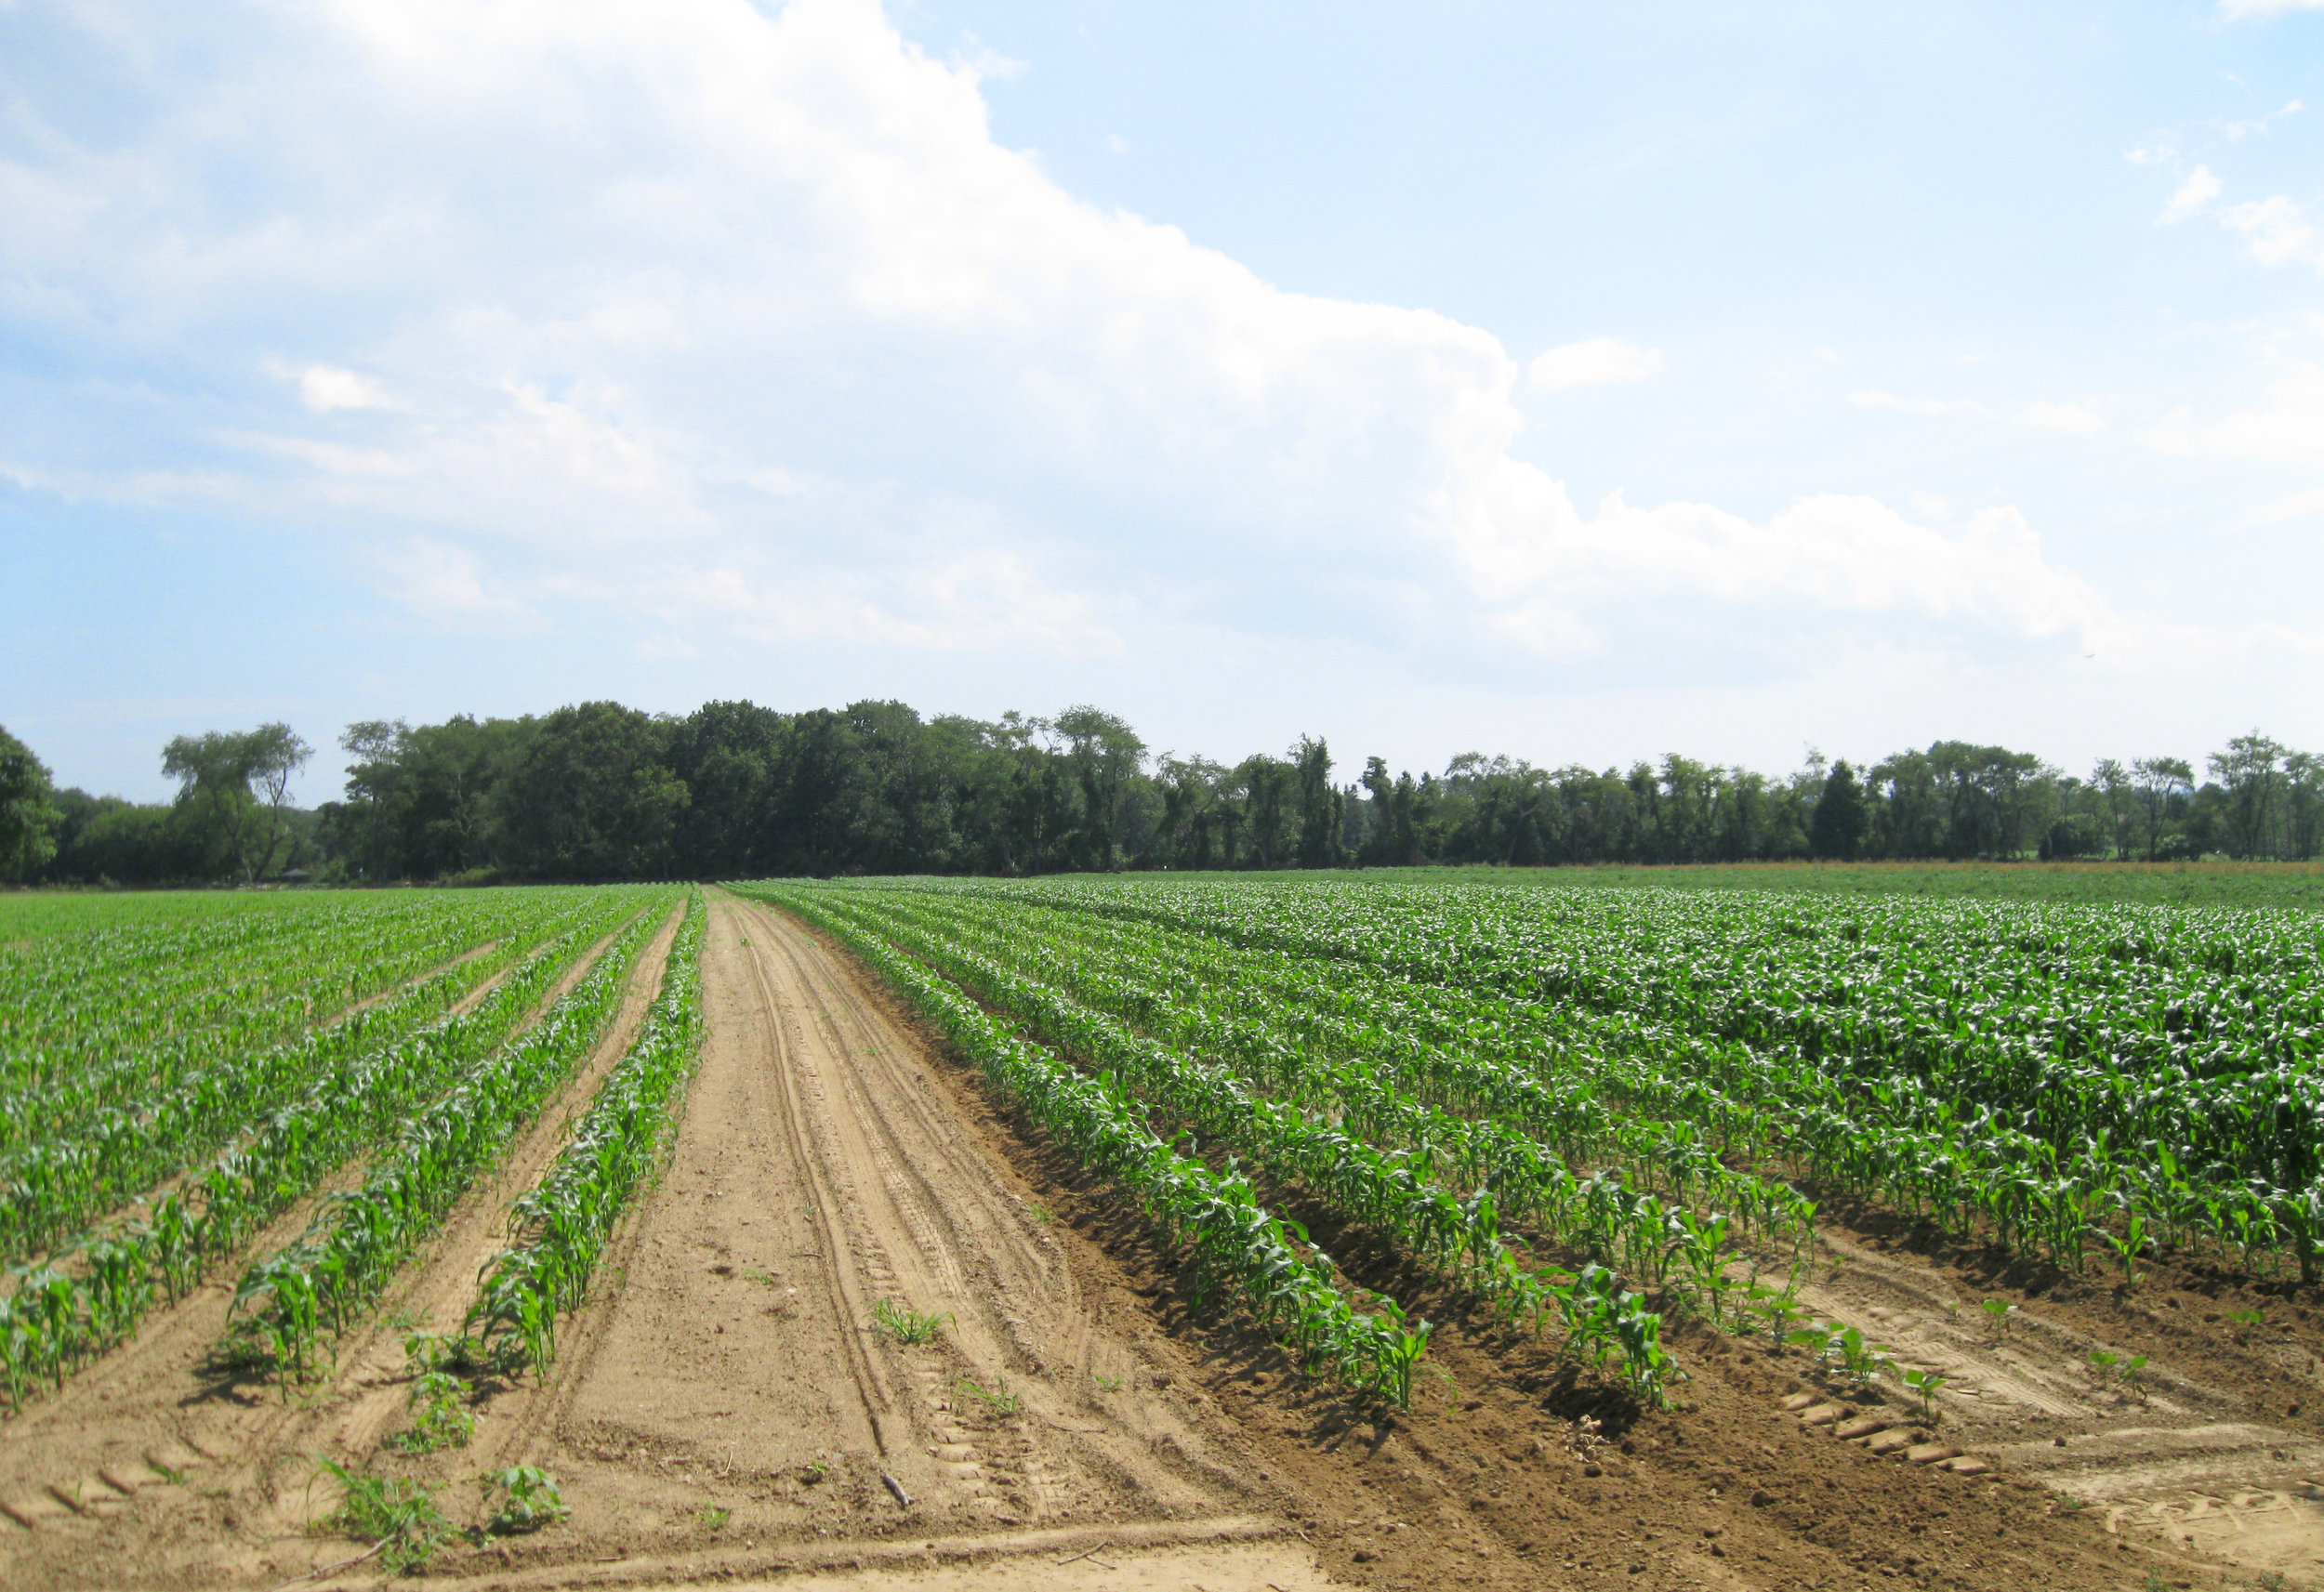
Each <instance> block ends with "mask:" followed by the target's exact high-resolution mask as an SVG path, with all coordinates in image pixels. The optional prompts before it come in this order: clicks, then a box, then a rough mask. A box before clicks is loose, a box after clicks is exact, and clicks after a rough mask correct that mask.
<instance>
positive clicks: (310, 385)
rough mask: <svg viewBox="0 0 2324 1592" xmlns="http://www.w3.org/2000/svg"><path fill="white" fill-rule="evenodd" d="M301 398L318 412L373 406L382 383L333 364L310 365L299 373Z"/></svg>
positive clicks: (325, 412)
mask: <svg viewBox="0 0 2324 1592" xmlns="http://www.w3.org/2000/svg"><path fill="white" fill-rule="evenodd" d="M298 398H299V401H300V402H302V403H304V404H306V406H307V407H308V408H310V409H311V410H313V411H314V412H315V413H316V414H329V413H330V412H331V411H332V410H334V409H369V408H370V407H371V406H372V405H374V404H376V403H377V402H378V401H379V384H378V383H377V382H376V381H373V380H372V379H371V378H370V377H369V376H364V375H356V374H355V373H354V372H353V371H344V370H338V369H336V368H334V367H333V366H330V365H309V366H308V367H307V368H306V369H305V370H303V371H300V372H299V373H298Z"/></svg>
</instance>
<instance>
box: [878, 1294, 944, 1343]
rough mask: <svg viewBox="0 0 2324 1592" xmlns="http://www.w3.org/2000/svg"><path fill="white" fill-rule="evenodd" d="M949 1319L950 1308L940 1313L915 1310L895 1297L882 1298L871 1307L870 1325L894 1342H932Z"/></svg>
mask: <svg viewBox="0 0 2324 1592" xmlns="http://www.w3.org/2000/svg"><path fill="white" fill-rule="evenodd" d="M951 1320H952V1312H951V1311H950V1310H945V1311H944V1312H943V1313H942V1314H939V1313H937V1312H935V1311H932V1310H916V1309H912V1307H911V1306H909V1305H906V1304H904V1303H902V1302H900V1301H898V1300H895V1299H882V1300H880V1301H879V1303H878V1304H876V1305H874V1306H873V1307H872V1325H873V1326H874V1327H876V1328H877V1329H878V1330H879V1331H880V1332H882V1333H884V1334H886V1335H887V1336H888V1338H889V1340H890V1341H891V1342H894V1343H932V1342H934V1341H935V1338H936V1335H937V1334H938V1333H939V1332H941V1331H943V1330H944V1325H945V1323H946V1322H950V1321H951Z"/></svg>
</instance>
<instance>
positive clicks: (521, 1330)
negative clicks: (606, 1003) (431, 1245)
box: [463, 892, 706, 1372]
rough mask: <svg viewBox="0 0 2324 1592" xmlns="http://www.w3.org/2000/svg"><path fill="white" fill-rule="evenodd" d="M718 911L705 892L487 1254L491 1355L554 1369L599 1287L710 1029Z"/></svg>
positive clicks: (485, 1341) (481, 1295)
mask: <svg viewBox="0 0 2324 1592" xmlns="http://www.w3.org/2000/svg"><path fill="white" fill-rule="evenodd" d="M705 922H706V911H705V908H704V905H703V901H702V897H701V895H700V894H699V893H698V892H697V893H696V894H695V895H694V896H693V898H692V899H691V900H690V901H689V902H688V903H687V908H686V919H685V922H684V923H683V924H682V925H680V928H679V930H678V936H677V939H676V940H675V941H673V942H672V944H671V946H670V954H669V960H668V962H667V964H666V965H665V967H664V968H663V971H662V987H661V989H660V991H659V992H658V993H656V994H655V995H654V1004H653V1006H652V1007H649V1008H648V1009H647V1012H646V1017H645V1023H644V1026H643V1027H642V1028H641V1029H640V1032H639V1034H638V1038H637V1042H636V1043H635V1044H634V1045H632V1046H630V1047H629V1052H628V1054H627V1055H626V1056H624V1057H623V1058H622V1059H621V1061H620V1063H619V1064H618V1065H617V1066H615V1068H614V1071H613V1072H611V1073H610V1074H608V1075H607V1077H606V1079H605V1082H604V1084H603V1085H601V1086H600V1088H599V1089H598V1091H597V1097H596V1099H593V1100H591V1101H590V1103H589V1109H588V1112H586V1113H585V1114H584V1115H583V1116H582V1118H581V1120H580V1122H579V1123H578V1124H577V1125H575V1126H574V1131H573V1137H572V1138H571V1140H570V1141H569V1142H568V1143H567V1144H566V1146H565V1149H564V1151H563V1153H562V1154H561V1155H559V1156H558V1158H557V1161H556V1163H555V1164H553V1165H551V1166H550V1167H549V1169H548V1173H547V1174H546V1175H545V1176H543V1178H541V1180H540V1181H539V1182H538V1183H536V1184H535V1185H534V1187H533V1188H531V1189H529V1190H527V1191H525V1192H524V1193H522V1194H521V1195H519V1196H518V1197H517V1199H516V1200H515V1202H514V1203H513V1204H511V1205H510V1206H509V1208H508V1228H509V1235H510V1238H511V1240H512V1241H513V1242H512V1243H510V1245H509V1247H508V1248H507V1249H504V1250H502V1251H501V1252H500V1253H499V1254H498V1255H495V1256H493V1258H492V1259H491V1260H490V1261H489V1262H487V1263H486V1265H485V1268H484V1270H483V1273H482V1278H481V1279H480V1281H479V1284H478V1289H477V1297H476V1302H475V1304H474V1305H473V1306H472V1307H471V1308H470V1309H469V1313H468V1319H467V1322H465V1323H464V1327H463V1330H464V1331H465V1332H468V1333H469V1334H472V1335H475V1337H476V1338H477V1340H478V1341H479V1342H480V1344H481V1345H482V1350H483V1355H484V1357H485V1358H486V1359H488V1360H489V1361H490V1362H491V1363H494V1364H496V1365H505V1366H510V1367H514V1366H518V1365H529V1366H531V1367H533V1369H534V1370H535V1371H536V1372H545V1371H546V1370H547V1369H548V1366H549V1364H550V1362H552V1361H553V1360H554V1359H555V1358H556V1354H557V1318H558V1317H559V1316H560V1315H564V1314H569V1313H570V1312H572V1311H573V1310H575V1309H579V1308H580V1306H581V1302H582V1300H584V1299H585V1298H587V1297H588V1291H589V1280H590V1279H591V1278H592V1277H593V1276H594V1275H595V1274H596V1271H597V1263H598V1259H599V1257H600V1256H601V1255H602V1254H603V1253H604V1249H605V1243H606V1241H607V1240H608V1239H610V1238H611V1237H612V1236H613V1232H614V1224H615V1223H616V1222H618V1221H619V1220H620V1219H621V1215H622V1212H623V1211H624V1210H625V1209H626V1208H627V1206H628V1204H629V1202H630V1200H631V1198H632V1197H633V1196H634V1195H635V1194H636V1192H637V1191H638V1188H639V1186H640V1184H641V1183H643V1182H644V1181H645V1180H646V1179H647V1178H648V1177H649V1176H650V1175H651V1174H652V1173H653V1172H654V1169H655V1168H656V1167H657V1166H659V1165H660V1164H661V1157H662V1154H663V1152H664V1151H665V1150H666V1149H667V1145H668V1143H669V1140H670V1138H671V1137H672V1135H673V1134H674V1132H675V1130H676V1127H677V1123H678V1114H679V1111H680V1105H681V1103H682V1100H683V1097H684V1085H685V1083H686V1081H687V1079H688V1078H689V1077H691V1076H692V1075H693V1064H694V1059H695V1055H696V1052H697V1049H698V1047H699V1045H700V1043H701V1038H702V966H701V964H702V934H703V928H704V925H705Z"/></svg>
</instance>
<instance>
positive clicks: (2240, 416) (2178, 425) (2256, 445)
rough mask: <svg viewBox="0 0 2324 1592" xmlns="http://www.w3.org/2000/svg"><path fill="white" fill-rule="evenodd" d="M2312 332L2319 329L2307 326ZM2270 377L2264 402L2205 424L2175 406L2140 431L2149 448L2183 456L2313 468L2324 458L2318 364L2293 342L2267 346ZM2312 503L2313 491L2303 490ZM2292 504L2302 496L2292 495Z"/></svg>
mask: <svg viewBox="0 0 2324 1592" xmlns="http://www.w3.org/2000/svg"><path fill="white" fill-rule="evenodd" d="M2309 330H2310V332H2311V333H2312V334H2317V335H2324V327H2319V326H2314V325H2312V326H2311V327H2310V328H2309ZM2265 358H2266V361H2267V362H2268V364H2269V365H2271V366H2273V368H2274V373H2275V374H2274V375H2273V376H2272V378H2271V379H2269V380H2268V381H2267V382H2266V384H2265V391H2266V400H2265V402H2264V403H2260V404H2254V405H2251V406H2247V407H2245V408H2242V409H2238V410H2236V411H2233V412H2232V413H2230V414H2225V415H2222V416H2221V417H2220V418H2218V419H2216V420H2213V421H2211V422H2209V423H2208V424H2205V423H2202V422H2199V421H2198V420H2197V418H2196V416H2195V414H2194V413H2193V411H2191V410H2187V409H2178V410H2174V411H2172V413H2171V414H2167V415H2165V416H2164V417H2163V419H2162V422H2161V423H2160V424H2159V425H2158V426H2156V427H2154V428H2152V429H2150V430H2149V431H2147V433H2146V441H2147V443H2148V445H2149V446H2151V447H2154V448H2156V449H2158V450H2159V451H2160V452H2162V453H2166V454H2176V455H2178V456H2181V457H2185V458H2214V459H2229V460H2238V461H2251V462H2257V463H2261V464H2272V465H2284V466H2290V467H2295V468H2305V469H2309V470H2313V469H2314V468H2315V467H2316V466H2317V462H2318V461H2319V460H2324V362H2318V360H2317V359H2316V358H2315V357H2313V355H2312V354H2311V353H2310V352H2309V351H2307V350H2306V349H2304V347H2302V346H2301V345H2300V344H2299V343H2297V342H2293V341H2287V342H2286V343H2284V344H2282V345H2279V346H2278V347H2276V348H2273V349H2269V350H2268V352H2267V354H2266V356H2265ZM2303 495H2304V498H2305V499H2306V500H2309V501H2313V499H2314V497H2315V494H2314V493H2306V494H2303ZM2291 501H2294V502H2298V501H2302V499H2293V500H2291Z"/></svg>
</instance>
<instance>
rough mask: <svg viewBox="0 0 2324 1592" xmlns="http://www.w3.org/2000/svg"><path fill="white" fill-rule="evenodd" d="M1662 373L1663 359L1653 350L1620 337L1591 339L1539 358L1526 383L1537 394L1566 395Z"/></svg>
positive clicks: (1526, 377) (1526, 378) (1549, 351)
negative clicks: (1579, 388)
mask: <svg viewBox="0 0 2324 1592" xmlns="http://www.w3.org/2000/svg"><path fill="white" fill-rule="evenodd" d="M1661 369H1662V355H1661V354H1660V353H1658V352H1657V351H1656V350H1655V349H1642V348H1639V347H1638V346H1636V345H1635V344H1632V343H1626V342H1624V341H1622V339H1621V338H1619V337H1591V338H1590V339H1588V340H1587V341H1585V342H1579V343H1566V344H1563V345H1561V346H1560V347H1558V348H1554V349H1550V350H1548V351H1547V352H1546V353H1543V354H1541V355H1539V356H1538V357H1537V358H1536V359H1535V360H1534V362H1533V363H1532V364H1531V365H1529V366H1528V367H1526V371H1525V380H1526V383H1527V384H1528V385H1529V386H1531V387H1532V388H1533V389H1534V390H1535V391H1536V392H1564V391H1565V390H1566V389H1567V388H1575V387H1595V386H1598V385H1600V384H1601V383H1604V382H1618V381H1644V380H1645V379H1646V378H1647V377H1648V376H1650V375H1656V374H1657V373H1659V372H1660V371H1661Z"/></svg>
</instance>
